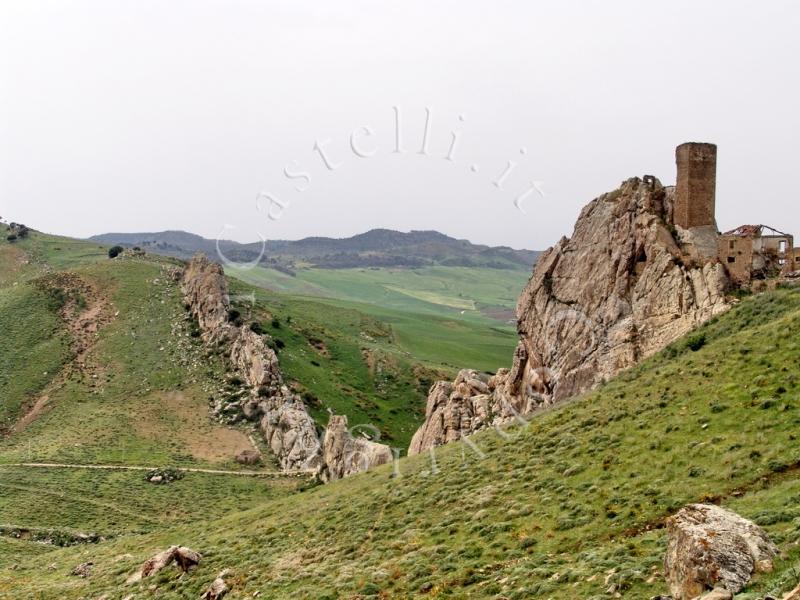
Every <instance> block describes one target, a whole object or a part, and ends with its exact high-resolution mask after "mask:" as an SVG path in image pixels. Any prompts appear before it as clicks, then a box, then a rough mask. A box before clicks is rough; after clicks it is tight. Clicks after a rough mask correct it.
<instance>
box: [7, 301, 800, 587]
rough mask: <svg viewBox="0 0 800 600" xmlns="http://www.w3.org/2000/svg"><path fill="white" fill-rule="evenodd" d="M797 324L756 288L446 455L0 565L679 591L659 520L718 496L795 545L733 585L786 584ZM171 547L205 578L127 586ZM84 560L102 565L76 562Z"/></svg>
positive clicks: (792, 568) (101, 579)
mask: <svg viewBox="0 0 800 600" xmlns="http://www.w3.org/2000/svg"><path fill="white" fill-rule="evenodd" d="M798 331H800V293H798V292H797V291H790V290H778V291H776V292H772V293H767V294H764V295H760V296H757V297H751V298H747V299H745V300H744V301H742V302H741V304H740V305H739V306H737V307H736V308H734V309H732V310H731V311H730V312H728V313H727V314H724V315H722V316H720V317H718V318H717V319H714V320H713V321H712V322H710V323H708V324H707V325H705V326H704V327H702V328H701V329H700V330H698V331H697V332H695V333H693V334H692V335H691V336H689V337H688V338H686V339H684V340H681V341H679V342H677V343H676V344H674V345H673V346H671V347H669V348H667V349H665V350H664V351H663V352H661V353H659V354H658V355H656V356H654V357H651V358H650V359H648V360H646V361H644V362H643V363H641V364H640V365H638V366H637V367H635V368H633V369H631V370H630V371H627V372H626V373H624V374H623V375H621V376H620V377H618V378H616V379H615V380H613V381H611V382H609V383H608V384H606V385H605V386H603V387H602V388H601V389H598V390H596V391H594V392H592V393H589V394H586V395H584V396H582V397H580V398H578V399H577V400H575V401H574V402H571V403H569V404H566V405H564V406H561V407H558V408H556V409H553V410H550V411H549V412H545V413H541V414H539V415H536V416H534V417H533V418H531V419H530V422H529V423H528V424H527V425H525V426H522V425H518V426H516V427H514V428H511V429H509V430H507V431H505V432H502V433H501V432H497V431H494V430H489V431H486V432H483V433H480V434H478V435H475V436H473V437H472V438H471V439H470V440H469V443H457V444H452V445H449V446H447V447H443V448H439V449H437V450H436V453H435V462H434V461H432V459H431V456H430V455H427V454H426V455H423V456H417V457H412V458H409V459H403V460H401V461H400V463H399V464H398V465H396V466H386V467H382V468H379V469H376V470H375V471H372V472H369V473H366V474H363V475H359V476H355V477H352V478H349V479H346V480H343V481H339V482H335V483H332V484H329V485H325V486H321V487H316V488H313V489H310V490H306V491H303V492H301V493H297V494H293V495H290V496H282V497H278V498H275V499H274V500H268V501H265V502H264V503H262V504H260V505H258V506H255V507H253V508H250V509H248V510H244V511H240V512H235V513H231V514H228V515H226V516H224V517H221V518H219V519H215V520H204V521H203V522H202V523H196V522H183V523H181V524H177V525H174V526H171V527H168V528H166V529H162V530H159V531H156V532H154V533H148V534H145V535H125V536H118V537H116V538H114V539H112V540H110V541H108V542H104V543H101V544H97V545H90V546H82V547H80V548H66V549H55V550H53V551H51V552H47V553H45V554H41V555H36V554H28V555H21V556H20V557H19V558H18V559H17V564H16V567H15V568H14V569H8V568H6V569H0V590H4V591H5V592H6V597H15V598H19V597H26V598H27V597H30V598H67V599H69V598H94V597H98V596H100V595H101V594H102V593H108V594H109V596H110V597H112V598H117V597H124V596H126V595H128V594H133V595H134V597H149V596H150V595H151V594H157V595H158V597H161V598H196V597H198V596H199V594H200V593H201V591H202V589H203V588H204V587H205V586H206V585H208V583H209V582H210V581H211V580H212V579H213V578H214V576H215V575H216V573H217V572H219V571H221V570H222V569H223V568H229V567H230V568H233V569H234V570H235V575H234V576H232V577H231V578H230V580H229V581H230V583H232V584H233V586H234V589H233V592H232V593H231V594H230V596H229V597H230V598H248V597H253V596H254V595H255V593H256V592H260V595H261V597H266V598H314V599H320V598H413V597H429V598H511V599H517V598H519V599H522V598H590V599H598V600H599V599H600V598H607V597H609V595H611V596H613V595H615V594H617V593H618V594H620V595H621V596H622V597H629V598H637V599H638V598H647V597H650V596H652V595H654V594H656V593H659V592H663V591H665V586H664V583H663V575H662V573H661V572H660V570H661V563H662V558H663V553H664V549H665V535H664V531H663V530H662V529H661V528H660V527H661V525H662V523H663V519H664V518H665V517H666V516H668V515H670V514H672V513H674V512H675V511H676V510H677V509H679V508H680V507H681V506H683V505H684V504H686V503H689V502H695V501H713V502H720V503H721V504H723V505H724V506H727V507H729V508H731V509H733V510H735V511H737V512H739V513H740V514H742V515H744V516H746V517H748V518H751V519H754V520H755V521H756V522H758V523H760V524H762V525H763V526H764V527H765V528H766V529H767V531H768V532H769V533H770V535H771V536H772V537H773V539H774V540H775V541H776V542H777V543H778V544H779V545H780V546H781V549H782V550H783V552H784V555H783V557H782V558H781V559H780V560H778V561H777V563H776V569H775V571H774V572H773V573H772V574H770V575H769V576H766V577H761V578H759V579H757V580H756V581H754V582H753V583H752V584H751V585H750V587H749V588H748V589H747V590H746V591H745V593H744V594H742V595H741V596H737V598H743V599H745V600H747V599H749V600H753V599H754V598H756V597H758V596H759V595H761V596H763V594H764V593H766V592H770V593H773V594H777V593H778V592H781V591H784V590H786V589H788V588H790V587H792V586H793V585H795V584H796V581H797V579H798V572H800V569H798V567H800V545H798V542H800V502H799V501H798V500H800V468H798V467H800V444H799V443H798V441H797V431H798V425H800V401H799V400H798V376H800V368H799V367H798V365H800V338H798ZM476 448H477V449H478V450H477V451H476V450H475V449H476ZM478 451H479V452H478ZM393 468H396V469H398V471H399V476H395V477H392V476H391V475H392V470H393ZM174 543H181V544H185V545H188V546H190V547H192V548H194V549H196V550H198V551H200V552H202V553H203V554H204V558H203V561H202V562H201V564H200V566H199V568H198V569H197V570H196V571H194V572H193V573H191V574H190V575H188V576H184V577H178V573H177V572H176V571H174V570H171V569H170V570H167V571H165V572H162V573H161V574H159V575H157V576H155V577H154V578H152V579H149V580H146V581H145V582H143V583H141V584H135V585H131V586H126V585H125V584H124V581H125V579H126V577H127V576H128V575H129V574H130V573H132V572H133V571H135V570H136V568H138V566H139V565H140V564H141V562H142V561H143V560H144V559H146V558H147V557H149V556H150V555H152V554H153V553H155V552H156V551H158V550H161V549H163V548H165V547H166V546H168V545H169V544H174ZM1 548H2V547H0V549H1ZM128 554H130V555H131V557H126V558H123V559H120V558H119V557H121V556H122V557H125V556H126V555H128ZM87 560H91V561H93V562H94V563H95V570H94V574H93V575H92V577H90V578H88V579H79V578H76V577H70V576H69V575H68V572H69V570H70V569H72V568H73V567H74V566H75V565H77V564H78V563H80V562H84V561H87ZM49 564H52V565H53V569H52V570H47V569H46V568H44V565H49ZM609 590H611V591H609ZM1 596H2V592H0V597H1Z"/></svg>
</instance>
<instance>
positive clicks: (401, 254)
mask: <svg viewBox="0 0 800 600" xmlns="http://www.w3.org/2000/svg"><path fill="white" fill-rule="evenodd" d="M89 239H90V240H91V241H95V242H100V243H103V244H118V245H121V246H126V247H130V246H139V247H141V248H142V249H145V250H147V251H149V252H152V253H154V254H160V255H163V256H173V257H177V258H182V259H187V258H190V257H191V256H192V255H193V254H195V253H196V252H205V253H206V254H208V255H209V256H215V255H216V249H217V243H218V242H217V241H216V240H209V239H206V238H203V237H201V236H199V235H195V234H193V233H187V232H185V231H161V232H157V233H105V234H102V235H96V236H93V237H91V238H89ZM219 247H220V249H221V250H222V251H223V253H224V254H225V256H226V257H228V258H229V259H230V260H232V261H238V262H249V261H252V260H256V259H257V258H258V256H259V254H260V253H261V251H262V245H261V243H260V242H255V243H250V244H240V243H238V242H234V241H229V240H220V241H219ZM538 255H539V253H538V252H536V251H533V250H515V249H513V248H509V247H507V246H498V247H492V246H484V245H480V244H473V243H471V242H469V241H468V240H459V239H456V238H453V237H450V236H447V235H445V234H443V233H439V232H438V231H410V232H408V233H403V232H400V231H393V230H391V229H373V230H371V231H367V232H366V233H362V234H359V235H354V236H352V237H349V238H341V239H336V238H327V237H308V238H304V239H301V240H295V241H289V240H271V241H268V242H266V246H265V248H264V255H263V257H262V260H261V262H262V263H263V264H264V265H265V266H269V267H272V268H278V269H279V270H292V269H294V268H295V267H296V266H297V265H298V263H303V264H304V265H312V266H316V267H319V268H323V269H344V268H354V267H425V266H435V265H439V266H452V267H486V268H491V269H521V270H525V271H530V269H531V267H532V266H533V264H534V263H535V262H536V258H537V256H538Z"/></svg>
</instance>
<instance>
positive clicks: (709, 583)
mask: <svg viewBox="0 0 800 600" xmlns="http://www.w3.org/2000/svg"><path fill="white" fill-rule="evenodd" d="M667 537H668V540H667V554H666V556H665V558H664V573H665V575H666V578H667V583H668V584H669V588H670V593H671V594H672V596H673V597H674V598H675V600H690V599H692V598H696V597H698V596H700V595H702V594H703V593H705V592H706V591H708V590H712V589H718V590H726V591H727V592H730V593H731V594H736V593H737V592H739V590H741V589H742V587H744V586H745V584H747V582H748V581H750V578H751V577H752V576H753V574H754V573H756V572H759V571H762V572H763V571H770V570H772V559H773V558H774V557H775V556H776V555H777V553H778V549H777V547H776V546H775V544H773V543H772V541H771V540H770V539H769V538H768V537H767V534H766V533H765V532H764V530H762V529H761V528H760V527H758V526H757V525H756V524H755V523H753V522H751V521H748V520H747V519H744V518H742V517H740V516H739V515H737V514H736V513H734V512H731V511H729V510H726V509H724V508H720V507H719V506H714V505H712V504H690V505H688V506H685V507H684V508H682V509H681V510H680V511H678V513H676V514H675V515H674V516H672V517H670V518H669V519H667ZM719 593H722V592H721V591H720V592H719ZM712 597H713V596H712ZM721 597H722V596H719V598H721Z"/></svg>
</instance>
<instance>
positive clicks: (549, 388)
mask: <svg viewBox="0 0 800 600" xmlns="http://www.w3.org/2000/svg"><path fill="white" fill-rule="evenodd" d="M673 199H674V188H671V187H663V186H662V185H661V184H660V183H659V182H658V180H656V179H655V178H653V177H650V176H648V177H645V179H644V180H642V179H639V178H633V179H629V180H628V181H625V182H624V183H623V184H622V186H621V187H620V188H619V189H617V190H615V191H613V192H610V193H608V194H603V195H602V196H600V197H599V198H596V199H595V200H592V201H591V202H590V203H589V204H588V205H587V206H586V207H584V209H583V210H582V211H581V214H580V216H579V217H578V221H577V222H576V224H575V230H574V232H573V234H572V237H571V238H561V240H559V242H558V243H557V244H556V245H555V246H554V247H552V248H550V249H548V250H547V251H545V252H544V253H543V254H542V255H541V256H540V258H539V260H538V262H537V264H536V267H535V269H534V271H533V275H532V276H531V278H530V280H529V281H528V284H527V286H526V287H525V290H524V291H523V292H522V295H521V296H520V299H519V302H518V304H517V331H518V333H519V337H520V339H519V344H518V346H517V349H516V351H515V353H514V360H513V365H512V368H511V369H510V370H506V369H501V370H500V371H498V373H497V374H496V375H495V376H494V377H492V378H490V379H487V378H485V377H483V376H480V375H478V374H477V373H475V372H474V371H462V372H461V373H460V374H459V376H458V379H456V381H455V382H454V383H453V384H448V383H443V382H439V383H436V384H434V386H433V387H432V388H431V391H430V394H429V396H428V405H427V409H426V419H425V423H424V424H423V425H422V427H420V429H419V431H417V432H416V434H415V435H414V438H413V440H412V443H411V447H410V448H409V453H410V454H415V453H418V452H421V451H423V450H426V449H429V448H431V447H433V446H436V445H439V444H443V443H446V442H449V441H453V440H455V439H458V438H460V437H462V436H464V435H468V434H470V433H472V432H474V431H477V430H479V429H482V428H484V427H487V426H490V425H502V424H506V423H509V422H510V421H511V420H513V419H514V418H515V417H516V416H517V415H525V414H528V413H531V412H532V411H534V410H536V409H538V408H540V407H543V406H547V405H550V404H553V403H556V402H560V401H563V400H566V399H568V398H571V397H573V396H575V395H577V394H580V393H581V392H583V391H585V390H588V389H590V388H592V387H594V386H595V385H597V384H598V383H600V382H601V381H603V380H604V379H607V378H609V377H612V376H614V375H615V374H616V373H618V372H619V371H620V370H622V369H625V368H627V367H630V366H632V365H634V364H636V362H638V361H639V360H641V359H643V358H645V357H647V356H649V355H651V354H653V353H654V352H656V351H658V350H660V349H661V348H663V347H664V346H666V345H667V344H669V343H671V342H672V341H674V340H676V339H678V338H679V337H681V336H683V335H684V334H686V333H688V332H689V331H691V330H692V329H693V328H695V327H697V326H698V325H700V324H701V323H703V322H704V321H706V320H708V319H709V318H711V317H712V316H714V315H716V314H718V313H720V312H722V311H724V310H725V309H726V308H727V307H728V304H727V302H726V299H725V294H724V292H725V290H726V288H727V286H728V278H727V275H726V273H725V270H724V268H723V266H722V265H721V264H720V263H719V262H718V261H717V260H716V259H708V258H706V257H705V256H704V255H703V254H701V253H700V252H698V251H697V250H696V246H695V245H691V246H689V245H687V246H682V245H681V242H679V241H678V239H676V237H690V235H689V233H690V232H682V231H679V230H678V229H677V228H676V227H675V226H674V224H673V223H672V204H673Z"/></svg>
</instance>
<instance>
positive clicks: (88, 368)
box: [7, 272, 115, 435]
mask: <svg viewBox="0 0 800 600" xmlns="http://www.w3.org/2000/svg"><path fill="white" fill-rule="evenodd" d="M36 285H37V286H38V287H39V288H40V289H41V290H43V291H45V292H48V293H51V294H53V295H54V298H57V299H58V300H59V301H63V305H62V307H61V308H60V309H59V315H60V316H61V318H62V319H63V321H64V324H65V325H66V328H67V331H68V332H69V334H70V338H71V342H70V352H71V354H72V359H71V360H69V361H68V362H67V363H66V364H65V365H64V367H63V368H62V369H61V371H59V372H58V373H57V374H56V376H55V377H54V378H53V379H52V380H51V381H50V383H49V384H48V385H47V386H46V387H45V388H44V390H42V392H41V393H40V394H39V396H38V397H37V398H36V399H35V400H34V401H33V402H31V403H29V404H28V405H27V407H26V408H25V410H24V414H23V416H22V417H21V418H20V419H19V420H18V421H17V422H16V423H15V424H14V426H13V427H12V428H11V429H10V430H9V431H8V433H7V435H13V434H15V433H19V432H20V431H22V430H24V429H25V428H26V427H27V426H28V425H30V424H31V423H32V422H33V421H35V420H36V419H37V418H38V417H39V415H40V414H41V413H42V412H43V411H44V410H45V409H46V408H47V406H48V405H49V404H50V396H51V395H52V394H53V393H54V392H55V391H57V390H58V389H60V388H61V386H63V385H64V383H65V382H66V381H67V380H69V379H70V378H71V377H73V376H77V377H79V378H81V379H83V378H88V379H89V380H90V381H94V380H99V379H100V378H101V376H102V374H103V373H102V368H101V367H100V366H99V365H97V364H96V363H94V362H93V361H92V360H91V357H90V356H89V354H90V352H91V350H92V348H93V347H94V345H95V344H96V343H97V334H98V331H99V330H100V328H101V327H103V326H104V325H106V324H108V323H110V322H111V321H113V319H114V316H115V315H114V314H113V313H112V311H111V303H110V301H109V299H108V297H107V296H106V294H104V293H103V292H102V291H101V290H100V289H98V287H97V286H96V285H94V284H93V283H92V282H90V281H87V280H86V279H84V278H82V277H80V276H79V275H77V274H75V273H69V272H64V273H53V274H50V275H46V276H44V277H42V278H40V279H38V280H37V281H36ZM92 387H94V384H92Z"/></svg>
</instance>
